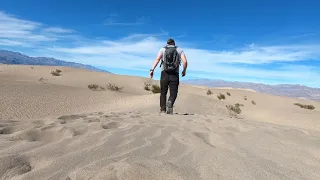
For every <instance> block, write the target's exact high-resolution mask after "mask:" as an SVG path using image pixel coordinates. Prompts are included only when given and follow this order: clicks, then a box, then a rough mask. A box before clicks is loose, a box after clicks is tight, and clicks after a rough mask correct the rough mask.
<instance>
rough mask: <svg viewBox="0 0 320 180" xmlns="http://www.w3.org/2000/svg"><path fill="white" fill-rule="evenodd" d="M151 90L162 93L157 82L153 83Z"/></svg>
mask: <svg viewBox="0 0 320 180" xmlns="http://www.w3.org/2000/svg"><path fill="white" fill-rule="evenodd" d="M151 91H152V92H153V93H154V94H156V93H160V92H161V89H160V86H158V85H156V84H153V85H152V88H151Z"/></svg>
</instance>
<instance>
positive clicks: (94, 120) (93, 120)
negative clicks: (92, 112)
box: [83, 117, 100, 123]
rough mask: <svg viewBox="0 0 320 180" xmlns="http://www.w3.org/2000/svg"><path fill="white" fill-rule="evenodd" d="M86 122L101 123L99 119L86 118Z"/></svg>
mask: <svg viewBox="0 0 320 180" xmlns="http://www.w3.org/2000/svg"><path fill="white" fill-rule="evenodd" d="M83 120H84V122H86V123H95V122H100V119H99V118H97V117H86V118H84V119H83Z"/></svg>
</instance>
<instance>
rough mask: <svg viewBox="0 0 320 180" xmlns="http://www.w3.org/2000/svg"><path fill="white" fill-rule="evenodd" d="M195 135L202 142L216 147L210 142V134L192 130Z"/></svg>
mask: <svg viewBox="0 0 320 180" xmlns="http://www.w3.org/2000/svg"><path fill="white" fill-rule="evenodd" d="M193 134H194V135H195V136H197V137H198V138H200V139H201V140H202V141H203V142H204V143H206V144H207V145H209V146H211V147H213V148H216V146H214V145H213V144H212V142H211V139H210V136H209V134H207V133H201V132H194V133H193Z"/></svg>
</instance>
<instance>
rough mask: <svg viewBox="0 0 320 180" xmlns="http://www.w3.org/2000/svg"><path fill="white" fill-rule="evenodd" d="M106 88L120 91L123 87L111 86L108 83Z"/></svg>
mask: <svg viewBox="0 0 320 180" xmlns="http://www.w3.org/2000/svg"><path fill="white" fill-rule="evenodd" d="M107 88H108V89H109V90H111V91H122V89H123V88H124V87H123V86H122V87H119V86H117V85H115V84H111V83H109V85H108V86H107Z"/></svg>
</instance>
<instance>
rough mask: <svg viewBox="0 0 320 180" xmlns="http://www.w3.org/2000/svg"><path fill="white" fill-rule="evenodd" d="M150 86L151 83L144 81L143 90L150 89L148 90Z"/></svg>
mask: <svg viewBox="0 0 320 180" xmlns="http://www.w3.org/2000/svg"><path fill="white" fill-rule="evenodd" d="M150 86H151V84H148V83H144V90H146V91H150V90H151V89H150Z"/></svg>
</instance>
